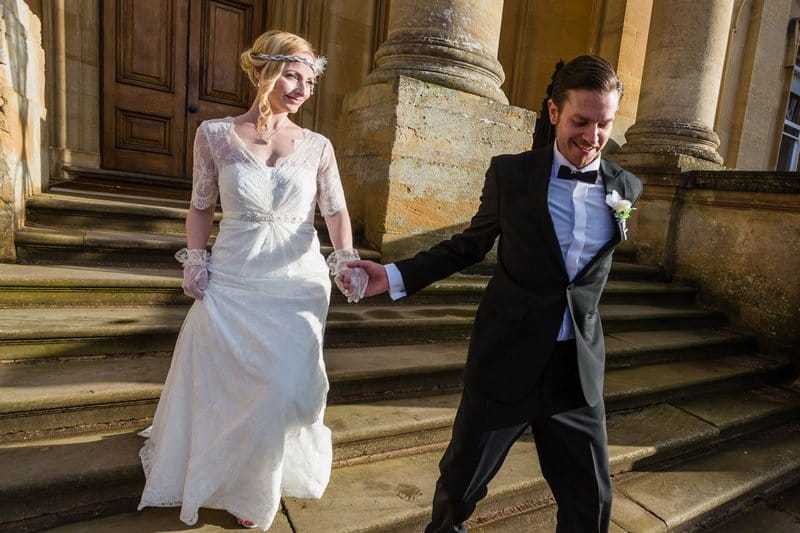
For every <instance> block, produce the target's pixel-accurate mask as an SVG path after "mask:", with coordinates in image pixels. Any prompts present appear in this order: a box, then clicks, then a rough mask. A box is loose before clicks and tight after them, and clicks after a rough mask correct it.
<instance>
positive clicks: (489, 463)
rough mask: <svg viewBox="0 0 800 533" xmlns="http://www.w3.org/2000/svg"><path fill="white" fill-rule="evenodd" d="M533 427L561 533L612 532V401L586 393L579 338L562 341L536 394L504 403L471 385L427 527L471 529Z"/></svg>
mask: <svg viewBox="0 0 800 533" xmlns="http://www.w3.org/2000/svg"><path fill="white" fill-rule="evenodd" d="M529 426H530V427H531V429H532V431H533V437H534V440H535V442H536V451H537V453H538V455H539V464H540V466H541V469H542V473H543V474H544V477H545V479H546V480H547V483H548V484H549V485H550V489H551V490H552V492H553V495H554V497H555V499H556V503H557V504H558V526H557V530H556V531H557V532H558V533H567V532H569V533H589V532H591V533H606V532H607V531H608V526H609V521H610V516H611V480H610V477H609V470H608V437H607V434H606V420H605V406H604V405H603V402H602V401H601V402H600V403H599V404H598V405H595V406H593V407H589V406H588V405H586V402H585V400H584V398H583V392H582V390H581V387H580V378H579V375H578V361H577V353H576V349H575V342H574V341H566V342H559V343H558V344H557V346H556V350H555V351H554V352H553V354H552V356H551V358H550V360H549V362H548V364H547V366H546V367H545V369H544V371H543V373H542V376H541V377H540V378H539V379H538V381H537V383H536V385H535V386H534V388H533V391H532V392H531V394H530V395H529V396H528V397H526V398H525V399H523V400H522V401H520V402H518V403H515V404H502V403H498V402H494V401H492V400H490V399H487V398H485V397H483V396H482V395H481V394H480V393H479V392H476V391H473V390H470V389H469V388H468V387H467V388H465V389H464V393H463V395H462V397H461V404H460V405H459V407H458V412H457V414H456V419H455V423H454V425H453V437H452V439H451V440H450V444H449V446H448V448H447V450H446V451H445V453H444V456H443V457H442V460H441V461H440V463H439V471H440V477H439V480H438V481H437V482H436V492H435V493H434V497H433V512H432V517H431V523H430V524H428V526H427V527H426V528H425V533H445V532H447V533H453V532H456V533H464V532H466V528H465V527H464V525H463V522H464V521H465V520H466V519H467V518H469V516H470V515H471V514H472V512H473V511H474V510H475V505H476V504H477V502H478V501H479V500H480V499H481V498H483V497H484V496H486V493H487V489H486V487H487V485H488V484H489V481H491V479H492V478H493V477H494V476H495V474H496V473H497V471H498V470H499V469H500V466H501V465H502V464H503V461H504V460H505V458H506V455H507V454H508V451H509V450H510V448H511V445H512V444H514V442H515V441H516V440H517V439H518V438H519V437H520V435H522V433H523V432H524V431H525V430H526V429H527V428H528V427H529Z"/></svg>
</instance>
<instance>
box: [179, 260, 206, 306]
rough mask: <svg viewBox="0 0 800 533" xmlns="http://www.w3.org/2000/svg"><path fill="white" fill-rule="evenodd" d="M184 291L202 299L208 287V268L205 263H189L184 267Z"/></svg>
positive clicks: (197, 298) (187, 294)
mask: <svg viewBox="0 0 800 533" xmlns="http://www.w3.org/2000/svg"><path fill="white" fill-rule="evenodd" d="M181 287H183V292H184V294H186V296H190V297H192V298H195V299H196V300H202V299H203V296H204V291H205V290H206V287H208V270H206V267H205V266H203V265H187V266H185V267H184V268H183V283H181Z"/></svg>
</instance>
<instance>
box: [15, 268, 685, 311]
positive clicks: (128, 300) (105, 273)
mask: <svg viewBox="0 0 800 533" xmlns="http://www.w3.org/2000/svg"><path fill="white" fill-rule="evenodd" d="M616 266H618V265H615V267H616ZM180 276H181V271H180V268H179V265H178V264H177V263H174V265H173V266H172V268H149V269H148V268H141V267H80V266H67V265H30V264H28V265H20V264H0V308H2V307H42V306H46V307H58V306H78V307H82V306H145V305H174V304H183V305H188V304H190V303H191V301H192V300H191V299H190V298H188V297H186V296H184V294H183V290H182V289H181V286H180V284H181V278H180ZM488 281H489V278H488V277H487V276H478V275H464V274H456V275H454V276H451V277H450V278H447V279H444V280H441V281H438V282H435V283H433V284H432V285H431V286H430V287H427V288H425V289H423V290H422V291H421V292H419V293H418V294H416V295H414V296H412V297H410V298H402V299H400V300H398V301H397V302H396V303H395V304H394V305H408V304H412V305H426V304H434V305H441V304H464V303H478V302H479V301H480V299H481V297H482V296H483V292H484V290H485V289H486V284H487V283H488ZM696 292H697V290H696V289H695V288H693V287H686V286H680V285H673V284H669V283H665V282H657V281H641V280H634V281H628V280H613V279H612V280H611V281H609V282H608V284H607V285H606V288H605V291H604V292H603V299H602V301H603V302H604V303H650V304H654V303H655V304H690V303H692V302H693V301H694V299H695V297H696ZM331 294H332V298H333V302H334V303H344V297H343V296H342V295H341V294H340V293H339V291H338V290H335V289H334V290H332V293H331ZM390 302H391V300H390V299H389V298H388V296H382V297H376V298H369V299H366V300H364V301H363V302H361V305H362V306H363V305H368V306H375V305H388V304H389V303H390Z"/></svg>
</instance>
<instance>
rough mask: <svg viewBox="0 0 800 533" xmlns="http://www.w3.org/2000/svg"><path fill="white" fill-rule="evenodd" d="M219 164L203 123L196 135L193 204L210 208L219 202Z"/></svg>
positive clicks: (201, 207) (197, 206) (198, 207)
mask: <svg viewBox="0 0 800 533" xmlns="http://www.w3.org/2000/svg"><path fill="white" fill-rule="evenodd" d="M218 194H219V188H218V186H217V165H216V163H215V162H214V156H213V155H212V153H211V143H210V142H209V140H208V132H207V131H206V128H205V127H203V125H202V124H201V125H200V127H199V128H197V133H196V134H195V136H194V168H193V169H192V205H193V206H194V207H196V208H197V209H208V208H209V207H212V206H214V205H215V204H216V203H217V195H218Z"/></svg>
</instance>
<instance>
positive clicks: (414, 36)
mask: <svg viewBox="0 0 800 533" xmlns="http://www.w3.org/2000/svg"><path fill="white" fill-rule="evenodd" d="M798 17H800V0H705V1H703V2H697V1H696V0H558V1H555V0H425V1H422V0H363V1H362V0H275V1H265V0H224V1H223V0H27V1H26V0H0V143H2V146H3V151H2V155H0V237H2V241H0V258H2V260H4V261H14V260H15V247H14V233H15V231H16V230H17V229H18V228H20V227H22V226H23V225H24V223H25V209H24V204H25V198H27V197H29V196H31V195H35V194H37V193H40V192H42V191H46V190H47V189H48V187H50V185H51V183H54V182H60V181H61V180H63V179H65V177H70V176H74V175H77V174H81V173H83V174H86V173H89V174H92V175H93V176H94V178H95V179H106V178H107V179H124V180H128V181H131V180H134V181H135V180H142V182H143V183H144V184H145V185H147V184H151V185H152V186H154V187H157V186H165V185H166V186H175V187H184V188H185V187H187V184H188V179H189V178H187V172H186V169H187V168H189V167H188V162H189V161H190V153H189V152H190V150H189V148H187V147H190V146H191V139H192V135H193V131H194V128H195V127H196V125H197V123H198V122H199V121H200V120H202V119H203V118H206V117H210V116H215V114H216V116H218V115H219V114H223V113H231V114H235V112H236V110H237V109H241V108H242V106H246V105H247V103H248V101H249V98H250V97H251V93H250V92H248V91H249V89H248V88H247V86H246V84H243V83H242V82H241V76H240V75H239V74H237V73H236V69H237V68H238V67H237V66H236V65H237V62H236V54H237V53H238V51H240V50H241V48H242V47H243V44H245V43H247V42H248V41H249V40H250V39H251V38H252V36H254V35H256V34H258V33H260V32H261V31H263V30H264V29H267V28H283V29H286V30H289V31H293V32H296V33H299V34H302V35H304V36H306V37H307V38H308V39H309V40H310V41H311V42H312V43H314V44H315V45H316V46H317V47H318V49H319V51H320V52H321V53H322V54H323V55H326V56H328V58H329V67H328V72H327V73H326V75H325V77H324V80H322V83H321V84H320V90H319V91H318V94H317V95H315V97H314V98H313V99H312V100H310V101H309V103H308V104H307V105H306V106H305V107H304V109H303V110H302V112H301V113H300V116H299V117H298V120H299V121H300V123H301V124H302V125H303V126H306V127H309V128H311V129H314V130H317V131H320V132H322V133H323V134H325V135H327V136H329V137H330V138H331V139H332V140H333V142H334V145H335V146H336V149H337V154H338V156H339V160H340V166H341V169H342V174H343V177H344V180H345V185H346V188H347V192H348V197H349V202H350V204H351V210H352V214H353V217H354V220H355V221H356V223H357V224H358V225H359V227H360V230H361V231H362V232H363V236H364V238H365V239H366V240H367V241H369V242H370V243H371V244H372V245H374V246H375V247H377V248H379V249H380V250H381V251H382V252H383V254H384V256H385V257H386V258H389V259H392V258H395V257H398V256H401V255H403V254H405V253H408V252H409V251H411V250H413V249H417V248H418V247H419V246H423V245H425V244H428V243H430V242H432V241H434V240H436V239H439V238H441V237H442V236H444V235H446V234H448V233H451V232H453V231H456V230H457V229H458V228H460V227H463V226H464V225H465V224H466V223H467V222H468V220H469V216H470V215H471V214H472V212H473V210H474V208H475V206H476V205H477V196H478V192H479V188H480V184H481V181H482V172H483V169H484V168H485V167H486V164H487V163H488V160H489V158H490V157H491V156H492V155H493V154H497V153H505V152H512V151H521V150H524V149H527V148H528V147H529V146H530V145H531V143H532V135H533V134H534V131H533V130H534V126H533V125H534V121H535V113H536V112H538V111H539V110H540V108H541V103H542V101H543V99H544V98H545V94H546V88H547V85H548V83H549V82H550V78H551V75H552V72H553V68H554V65H555V64H556V62H557V61H558V60H559V59H565V60H567V59H570V58H571V57H574V56H576V55H579V54H584V53H592V54H599V55H602V56H604V57H606V58H607V59H608V60H609V61H610V62H611V63H612V64H613V65H614V66H615V67H616V68H617V70H618V72H619V74H620V77H621V79H622V81H623V82H624V84H625V87H626V92H625V97H624V99H623V101H622V107H621V109H620V112H619V113H618V119H617V122H616V124H615V128H614V131H613V135H612V138H613V143H612V146H611V147H610V149H609V153H611V154H612V157H614V158H616V159H617V160H618V161H619V162H620V163H621V164H623V165H625V166H627V167H629V168H630V169H631V170H634V171H635V172H637V173H639V174H640V175H641V176H642V177H643V179H644V181H645V183H646V188H645V196H644V198H643V201H642V204H641V205H640V209H639V212H638V213H637V216H636V217H635V219H634V221H633V226H634V232H633V235H635V238H634V239H633V240H632V242H631V243H630V244H629V245H630V246H632V247H635V248H636V250H637V252H638V254H639V258H640V260H641V261H643V262H647V263H650V264H657V265H660V266H662V267H663V268H664V269H665V271H666V272H667V273H668V274H669V275H672V276H674V277H675V278H676V279H686V280H689V281H692V282H694V283H697V284H700V285H701V286H703V287H705V288H707V289H708V290H707V294H709V295H710V296H709V298H710V299H711V300H713V301H712V302H711V303H714V304H715V305H722V306H724V307H726V308H727V309H728V310H729V311H731V312H732V313H733V314H734V315H735V316H737V317H739V318H740V320H741V322H742V323H743V324H744V325H747V326H749V327H754V328H756V329H757V330H758V331H760V332H762V333H763V334H764V335H765V336H766V337H767V338H769V339H772V340H774V341H775V342H776V343H777V344H778V345H787V343H789V344H791V343H793V342H795V341H796V340H800V335H798V330H797V326H796V325H793V324H792V323H791V322H792V321H790V320H789V318H790V317H792V316H796V315H797V314H798V313H800V308H799V306H800V282H798V280H797V276H796V272H797V270H798V268H797V267H798V266H800V264H798V259H797V257H799V256H800V254H798V252H800V196H799V195H800V190H798V178H797V174H796V173H795V171H796V170H797V167H798V157H800V125H798V122H800V104H798V103H797V102H798V101H800V81H798V80H800V75H799V74H798V73H799V72H800V66H798V60H797V58H798V45H800V25H799V24H798V20H800V19H798ZM137 105H138V106H139V107H137ZM159 106H160V107H159ZM778 171H786V172H778ZM765 236H769V237H770V238H765ZM721 257H724V258H726V261H724V262H721V261H720V258H721ZM720 265H725V266H724V267H721V266H720ZM776 294H780V297H778V298H776V297H775V296H774V295H776ZM767 303H769V305H767Z"/></svg>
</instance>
